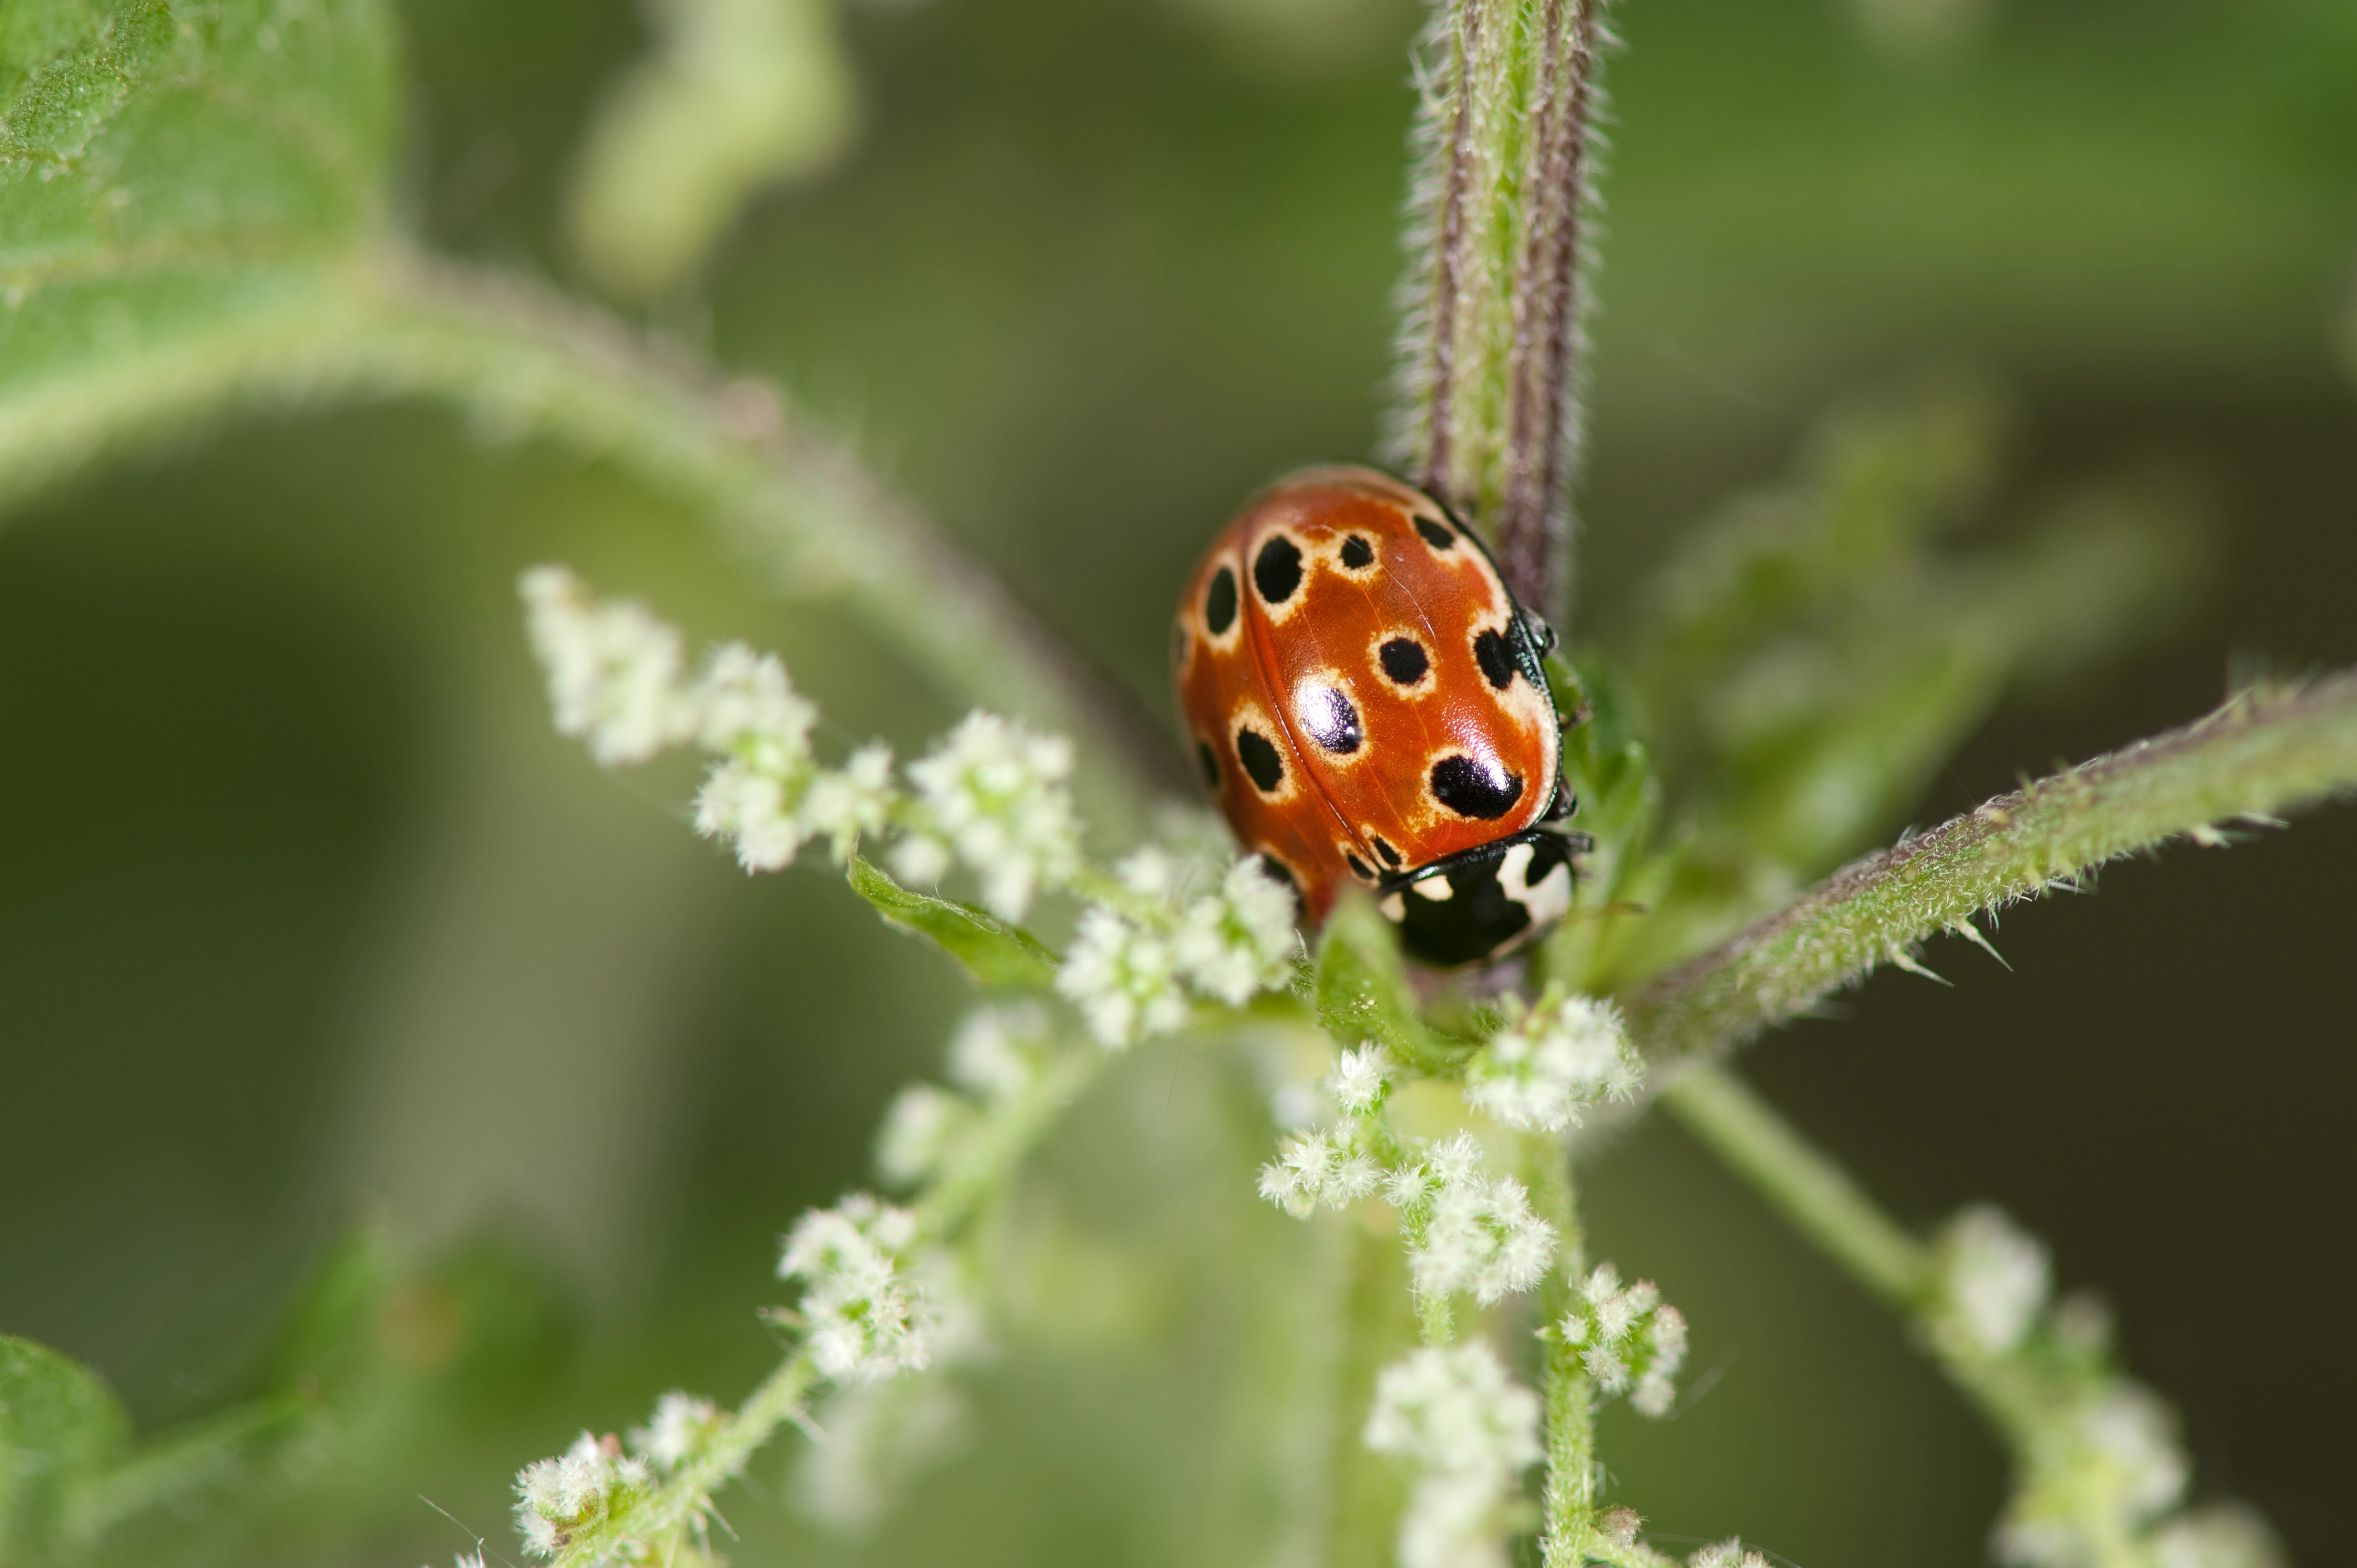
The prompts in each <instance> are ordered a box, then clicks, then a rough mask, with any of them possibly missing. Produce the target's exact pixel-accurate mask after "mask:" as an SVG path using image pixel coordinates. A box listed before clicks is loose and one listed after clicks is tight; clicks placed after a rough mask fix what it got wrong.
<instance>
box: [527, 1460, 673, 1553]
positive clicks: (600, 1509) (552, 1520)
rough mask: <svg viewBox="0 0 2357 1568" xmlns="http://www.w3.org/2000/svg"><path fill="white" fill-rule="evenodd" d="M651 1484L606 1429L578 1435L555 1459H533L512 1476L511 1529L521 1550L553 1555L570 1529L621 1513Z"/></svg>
mask: <svg viewBox="0 0 2357 1568" xmlns="http://www.w3.org/2000/svg"><path fill="white" fill-rule="evenodd" d="M653 1484H654V1473H653V1472H652V1471H651V1470H650V1469H649V1468H648V1467H647V1464H646V1461H645V1460H643V1459H640V1458H639V1457H637V1456H636V1455H629V1454H625V1453H623V1452H622V1444H621V1440H620V1439H619V1438H617V1437H616V1436H615V1435H614V1434H612V1433H610V1432H609V1433H608V1434H606V1435H605V1436H603V1437H593V1436H591V1435H590V1434H588V1433H586V1432H585V1433H583V1434H581V1435H580V1437H579V1438H578V1439H577V1440H576V1441H575V1443H574V1444H573V1446H572V1447H570V1448H568V1449H566V1450H565V1452H564V1453H562V1454H560V1455H557V1456H556V1457H555V1458H554V1459H542V1460H538V1461H535V1462H534V1463H533V1464H530V1465H527V1466H524V1468H523V1470H522V1472H521V1473H520V1474H518V1475H517V1477H516V1486H515V1489H516V1510H515V1511H516V1527H517V1528H518V1529H519V1530H522V1533H523V1544H524V1549H525V1550H526V1551H527V1552H532V1553H533V1555H534V1556H538V1557H554V1556H555V1555H556V1554H557V1553H558V1552H561V1551H563V1550H564V1549H565V1545H566V1543H567V1542H569V1541H571V1540H572V1539H573V1536H574V1534H575V1533H576V1531H578V1530H582V1529H583V1528H585V1527H587V1526H589V1525H594V1524H598V1523H602V1522H604V1521H605V1520H608V1519H613V1518H616V1517H618V1516H620V1515H622V1514H624V1513H625V1512H626V1511H627V1510H628V1509H629V1508H630V1505H631V1504H632V1503H634V1502H636V1501H638V1500H639V1499H640V1498H643V1497H644V1496H646V1494H647V1492H648V1491H649V1490H650V1489H651V1487H652V1486H653Z"/></svg>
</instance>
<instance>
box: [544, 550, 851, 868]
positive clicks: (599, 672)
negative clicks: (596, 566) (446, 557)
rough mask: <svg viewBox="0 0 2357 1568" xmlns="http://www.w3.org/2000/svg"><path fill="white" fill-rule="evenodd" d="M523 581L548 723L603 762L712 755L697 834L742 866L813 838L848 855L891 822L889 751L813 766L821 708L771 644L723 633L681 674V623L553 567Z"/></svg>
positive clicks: (769, 860) (787, 852)
mask: <svg viewBox="0 0 2357 1568" xmlns="http://www.w3.org/2000/svg"><path fill="white" fill-rule="evenodd" d="M522 594H523V600H524V605H525V608H526V615H527V620H528V623H529V628H530V631H531V636H532V644H533V651H534V652H535V653H536V654H537V655H538V656H539V658H540V661H541V664H542V665H543V667H544V668H545V669H546V671H548V694H549V701H550V703H551V705H552V706H554V709H555V711H556V728H557V733H559V734H560V735H568V736H581V737H583V738H585V739H587V742H588V743H589V752H590V755H591V756H592V757H596V758H597V761H598V762H599V763H600V764H601V765H604V766H607V767H612V766H614V765H616V764H618V763H625V762H643V761H645V760H646V759H647V758H649V757H652V756H653V755H654V754H655V753H656V752H658V751H661V750H662V748H663V747H665V746H673V745H676V744H680V743H682V742H687V741H693V742H694V743H695V744H697V745H698V746H702V747H703V748H704V749H705V750H706V751H708V752H710V753H711V754H712V755H713V756H714V757H716V759H717V760H716V762H715V763H714V764H713V768H712V771H711V772H710V774H709V775H708V776H707V777H706V778H705V781H704V787H703V789H701V790H699V791H698V792H697V794H696V798H695V831H696V832H700V833H702V834H704V835H705V837H706V838H716V839H722V840H725V841H726V842H727V843H729V844H730V845H731V846H732V847H733V848H734V849H735V850H736V852H737V862H738V864H740V865H743V866H744V867H745V869H746V870H748V871H778V870H781V869H782V868H784V867H785V866H787V865H791V864H792V863H793V859H794V856H795V855H796V854H799V853H800V852H801V850H802V845H803V843H806V842H808V841H810V840H813V839H824V840H826V841H827V845H828V849H829V851H830V852H831V853H832V854H834V858H835V859H836V860H838V861H840V860H843V859H845V857H847V856H848V855H849V854H851V852H852V849H853V848H854V847H855V846H856V844H857V843H858V841H859V837H860V835H861V834H862V833H874V832H882V831H883V829H884V827H885V825H886V824H887V822H889V820H890V817H891V811H892V805H893V801H894V799H895V792H894V790H893V788H892V754H891V753H890V752H889V751H888V750H887V749H885V748H884V747H882V746H863V747H861V748H860V749H859V750H857V751H856V752H854V753H852V755H851V757H849V758H848V759H847V760H846V761H845V764H844V766H843V767H842V768H834V769H830V768H821V767H819V766H818V764H817V762H816V761H815V760H814V759H813V757H812V756H811V748H810V731H811V725H813V723H815V722H816V720H817V717H818V711H817V709H815V708H813V706H812V705H811V703H810V702H809V700H808V699H806V698H804V697H802V695H801V694H799V693H796V692H795V691H794V689H793V683H792V682H791V681H790V680H788V679H787V676H786V668H785V666H784V665H783V664H780V662H779V661H778V659H777V656H776V655H775V654H769V653H759V652H756V651H755V650H752V649H750V648H748V647H746V646H745V645H744V644H743V643H741V642H731V643H726V644H724V645H722V646H721V647H719V648H716V649H715V650H713V651H712V655H711V657H710V658H709V659H708V660H705V666H704V670H703V671H702V672H701V673H700V674H699V675H697V676H696V677H695V679H694V680H693V681H690V680H688V679H687V678H686V663H685V659H684V656H683V653H682V648H683V639H682V638H681V636H680V633H679V631H678V629H677V628H674V627H672V626H670V625H668V624H666V623H665V622H663V621H662V620H660V619H658V618H656V617H655V616H654V615H652V614H651V613H650V612H649V611H648V610H647V609H646V608H645V607H642V606H640V605H637V604H633V603H630V602H628V601H608V602H601V601H599V600H597V598H596V597H594V596H592V595H591V594H590V592H589V590H588V588H587V586H586V585H584V584H583V583H582V582H581V580H580V579H579V578H577V577H576V576H575V575H573V574H572V573H571V572H568V571H566V570H565V568H564V567H562V566H535V567H533V569H532V570H530V571H528V572H526V573H525V574H524V575H523V579H522Z"/></svg>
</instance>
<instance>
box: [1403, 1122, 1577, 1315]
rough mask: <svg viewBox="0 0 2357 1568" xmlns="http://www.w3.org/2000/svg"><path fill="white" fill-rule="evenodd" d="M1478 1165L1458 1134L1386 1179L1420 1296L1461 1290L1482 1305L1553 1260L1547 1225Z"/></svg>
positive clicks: (1534, 1277)
mask: <svg viewBox="0 0 2357 1568" xmlns="http://www.w3.org/2000/svg"><path fill="white" fill-rule="evenodd" d="M1480 1160H1481V1154H1480V1144H1476V1143H1475V1142H1474V1141H1473V1139H1472V1137H1471V1136H1470V1135H1469V1134H1467V1133H1458V1134H1457V1135H1456V1136H1455V1137H1453V1138H1450V1139H1448V1140H1447V1141H1446V1142H1444V1143H1442V1144H1437V1145H1435V1146H1434V1147H1433V1148H1431V1149H1428V1150H1426V1153H1425V1155H1424V1157H1423V1159H1422V1160H1420V1161H1419V1162H1417V1164H1416V1165H1415V1166H1414V1167H1410V1168H1408V1169H1406V1170H1403V1171H1401V1172H1397V1173H1394V1177H1393V1181H1392V1191H1391V1197H1392V1202H1393V1206H1394V1208H1398V1209H1399V1210H1400V1211H1401V1213H1402V1215H1403V1217H1404V1218H1405V1219H1407V1221H1408V1225H1409V1233H1410V1235H1411V1236H1412V1237H1414V1238H1415V1244H1414V1245H1412V1246H1411V1247H1410V1249H1409V1251H1408V1274H1409V1277H1410V1278H1411V1279H1413V1280H1414V1281H1415V1288H1416V1290H1417V1291H1418V1292H1419V1293H1420V1294H1426V1295H1446V1294H1452V1293H1454V1292H1458V1291H1469V1292H1471V1293H1472V1294H1473V1298H1474V1299H1475V1300H1476V1301H1479V1302H1480V1303H1481V1304H1482V1305H1485V1306H1486V1305H1490V1304H1491V1303H1493V1302H1496V1301H1498V1300H1500V1299H1501V1297H1504V1296H1507V1295H1510V1294H1513V1293H1515V1292H1517V1291H1525V1290H1528V1289H1530V1288H1531V1286H1533V1285H1534V1284H1536V1283H1538V1280H1539V1276H1540V1275H1541V1274H1543V1273H1545V1272H1546V1266H1547V1261H1548V1260H1549V1259H1550V1258H1552V1257H1554V1255H1555V1227H1554V1226H1552V1225H1550V1224H1548V1223H1547V1222H1546V1221H1545V1220H1544V1219H1540V1218H1539V1217H1538V1216H1537V1215H1535V1214H1533V1213H1532V1212H1531V1206H1530V1197H1529V1195H1528V1194H1526V1193H1525V1192H1524V1191H1523V1184H1522V1183H1520V1182H1518V1181H1516V1180H1514V1179H1513V1178H1512V1176H1501V1177H1500V1178H1499V1179H1498V1180H1496V1181H1494V1182H1493V1181H1491V1180H1489V1179H1488V1178H1487V1177H1486V1176H1484V1175H1483V1173H1482V1170H1481V1167H1480ZM1404 1200H1405V1201H1404Z"/></svg>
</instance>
